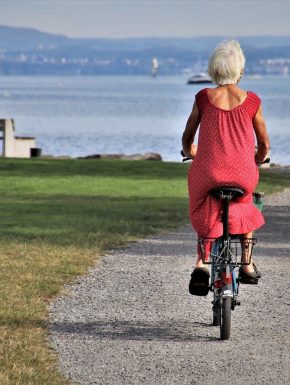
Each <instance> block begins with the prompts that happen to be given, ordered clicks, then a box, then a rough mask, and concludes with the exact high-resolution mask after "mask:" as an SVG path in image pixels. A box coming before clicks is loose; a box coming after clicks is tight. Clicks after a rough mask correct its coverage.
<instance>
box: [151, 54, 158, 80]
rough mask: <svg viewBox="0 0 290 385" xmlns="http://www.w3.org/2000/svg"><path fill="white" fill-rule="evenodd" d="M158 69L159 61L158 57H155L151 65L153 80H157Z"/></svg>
mask: <svg viewBox="0 0 290 385" xmlns="http://www.w3.org/2000/svg"><path fill="white" fill-rule="evenodd" d="M158 68H159V63H158V60H157V58H156V57H154V58H153V59H152V63H151V75H152V77H153V78H155V77H156V76H157V71H158Z"/></svg>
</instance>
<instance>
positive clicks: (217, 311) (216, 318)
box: [212, 305, 221, 326]
mask: <svg viewBox="0 0 290 385" xmlns="http://www.w3.org/2000/svg"><path fill="white" fill-rule="evenodd" d="M212 324H213V326H220V324H221V308H220V306H218V305H216V306H215V307H214V308H213V320H212Z"/></svg>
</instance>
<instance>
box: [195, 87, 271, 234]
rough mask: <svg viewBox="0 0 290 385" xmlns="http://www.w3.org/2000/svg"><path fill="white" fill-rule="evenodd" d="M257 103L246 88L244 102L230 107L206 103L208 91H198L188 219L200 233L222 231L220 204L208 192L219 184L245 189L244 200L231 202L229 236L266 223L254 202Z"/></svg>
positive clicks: (257, 98)
mask: <svg viewBox="0 0 290 385" xmlns="http://www.w3.org/2000/svg"><path fill="white" fill-rule="evenodd" d="M260 103H261V100H260V99H259V97H258V96H257V95H256V94H255V93H253V92H248V93H247V97H246V99H245V100H244V102H243V103H242V104H240V105H238V106H237V107H235V108H233V109H231V110H229V111H228V110H223V109H221V108H218V107H216V106H214V105H213V104H212V103H211V102H210V100H209V98H208V89H204V90H202V91H200V92H199V93H198V94H197V95H196V104H197V108H198V110H199V114H200V118H201V121H200V127H199V138H198V148H197V154H196V157H195V158H194V160H193V161H192V164H191V167H190V170H189V175H188V187H189V198H190V199H189V200H190V205H189V206H190V207H189V210H190V219H191V223H192V226H193V228H194V229H195V231H196V232H197V234H198V236H199V237H202V238H206V237H209V238H216V237H220V236H221V235H222V222H221V202H220V201H219V200H218V199H216V198H214V197H212V196H211V195H209V191H210V190H211V189H212V188H214V187H219V186H223V185H228V186H232V187H239V188H241V189H243V190H244V191H245V194H244V196H243V197H242V198H239V200H237V201H236V202H231V203H230V212H229V231H230V233H231V234H246V233H248V232H250V231H253V230H256V229H257V228H259V227H260V226H262V225H263V224H264V218H263V215H262V214H261V212H260V211H259V210H258V209H257V208H256V207H255V206H254V204H253V200H252V192H253V191H254V190H255V187H256V185H257V183H258V179H259V172H258V168H257V165H256V163H255V134H254V128H253V123H252V120H253V118H254V116H255V115H256V112H257V110H258V108H259V106H260Z"/></svg>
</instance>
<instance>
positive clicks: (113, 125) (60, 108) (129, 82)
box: [0, 76, 290, 164]
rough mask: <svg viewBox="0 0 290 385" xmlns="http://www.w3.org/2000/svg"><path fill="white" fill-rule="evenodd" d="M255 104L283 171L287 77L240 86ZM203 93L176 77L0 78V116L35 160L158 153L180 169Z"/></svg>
mask: <svg viewBox="0 0 290 385" xmlns="http://www.w3.org/2000/svg"><path fill="white" fill-rule="evenodd" d="M240 85H241V87H242V88H244V89H247V90H252V91H254V92H256V93H257V94H258V95H259V96H260V97H261V98H262V101H263V109H264V115H265V118H266V122H267V128H268V131H269V134H270V138H271V159H272V161H273V162H275V163H280V164H290V151H289V145H290V77H276V78H274V77H271V78H270V77H265V78H262V79H252V80H250V79H244V80H242V82H241V84H240ZM203 87H204V86H203V85H202V86H192V85H187V84H186V78H184V77H182V76H168V77H157V78H155V79H153V78H150V77H141V76H140V77H139V76H110V77H109V76H100V77H0V116H1V118H10V117H11V118H14V119H15V125H16V135H19V136H21V135H27V136H35V137H36V141H37V147H40V148H41V149H42V154H47V155H48V154H49V155H55V156H59V155H68V156H72V157H77V156H85V155H90V154H97V153H124V154H134V153H144V152H158V153H160V154H161V155H162V157H163V159H164V160H166V161H180V156H179V153H180V149H181V135H182V132H183V130H184V126H185V123H186V121H187V118H188V115H189V113H190V111H191V108H192V103H193V100H194V95H195V94H196V93H197V92H198V91H199V90H200V89H201V88H203Z"/></svg>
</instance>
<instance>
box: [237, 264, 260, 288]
mask: <svg viewBox="0 0 290 385" xmlns="http://www.w3.org/2000/svg"><path fill="white" fill-rule="evenodd" d="M239 278H240V282H241V283H244V284H249V285H257V284H258V280H259V278H261V273H260V272H259V271H258V269H257V267H256V265H255V264H254V263H253V264H251V265H246V266H243V267H241V268H240V272H239Z"/></svg>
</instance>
